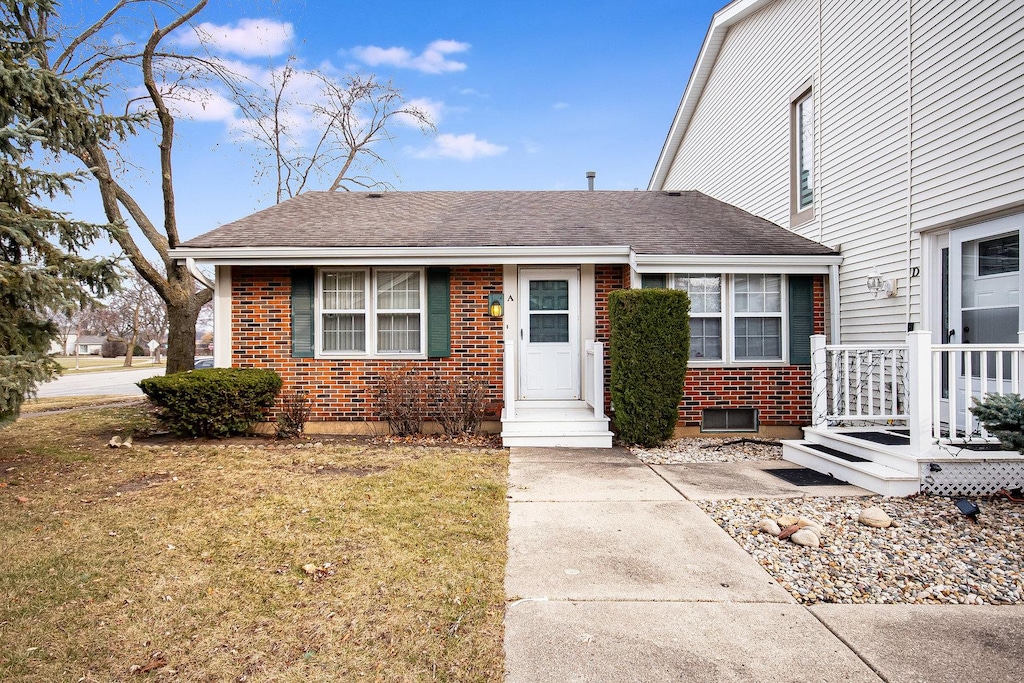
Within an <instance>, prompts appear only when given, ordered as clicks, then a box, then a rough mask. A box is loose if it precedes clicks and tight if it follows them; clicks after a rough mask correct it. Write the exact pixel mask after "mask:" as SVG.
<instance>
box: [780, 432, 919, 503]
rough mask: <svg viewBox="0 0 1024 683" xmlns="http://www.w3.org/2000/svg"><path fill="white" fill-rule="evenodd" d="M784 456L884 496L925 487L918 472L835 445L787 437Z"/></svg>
mask: <svg viewBox="0 0 1024 683" xmlns="http://www.w3.org/2000/svg"><path fill="white" fill-rule="evenodd" d="M782 459H783V460H786V461H787V462H792V463H796V464H797V465H802V466H803V467H806V468H808V469H812V470H814V471H815V472H821V473H822V474H828V475H831V476H833V477H835V478H836V479H841V480H843V481H846V482H849V483H850V484H853V485H854V486H859V487H861V488H862V489H867V490H868V491H871V492H873V493H879V494H881V495H883V496H909V495H913V494H915V493H918V492H919V491H920V489H921V481H920V479H919V475H918V474H916V473H915V474H910V473H907V472H904V471H901V470H897V469H894V468H892V467H888V466H886V465H883V464H881V463H878V462H874V461H871V460H868V459H865V458H862V457H861V456H860V455H858V454H850V453H846V452H845V451H844V450H840V449H838V448H835V447H834V445H829V446H823V445H821V444H815V443H814V442H810V441H783V442H782ZM915 464H916V463H915Z"/></svg>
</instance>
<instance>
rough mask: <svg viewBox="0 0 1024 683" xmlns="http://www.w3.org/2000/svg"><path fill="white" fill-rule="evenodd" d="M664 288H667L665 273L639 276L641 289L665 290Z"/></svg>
mask: <svg viewBox="0 0 1024 683" xmlns="http://www.w3.org/2000/svg"><path fill="white" fill-rule="evenodd" d="M666 287H668V281H667V276H666V275H665V273H641V274H640V288H641V289H665V288H666Z"/></svg>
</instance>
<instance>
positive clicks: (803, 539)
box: [789, 527, 821, 548]
mask: <svg viewBox="0 0 1024 683" xmlns="http://www.w3.org/2000/svg"><path fill="white" fill-rule="evenodd" d="M789 540H791V541H793V543H796V544H797V545H802V546H805V547H807V548H817V547H819V546H821V539H820V538H818V534H816V533H815V532H814V529H812V528H811V527H804V528H802V529H797V531H796V532H795V533H794V534H793V535H792V536H790V537H789Z"/></svg>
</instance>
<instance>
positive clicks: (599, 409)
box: [590, 342, 604, 420]
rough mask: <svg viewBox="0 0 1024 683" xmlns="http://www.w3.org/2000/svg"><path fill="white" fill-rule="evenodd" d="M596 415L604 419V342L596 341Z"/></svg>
mask: <svg viewBox="0 0 1024 683" xmlns="http://www.w3.org/2000/svg"><path fill="white" fill-rule="evenodd" d="M590 381H591V382H592V383H593V387H594V392H593V396H594V417H596V418H597V419H599V420H603V419H604V342H594V375H593V377H591V380H590Z"/></svg>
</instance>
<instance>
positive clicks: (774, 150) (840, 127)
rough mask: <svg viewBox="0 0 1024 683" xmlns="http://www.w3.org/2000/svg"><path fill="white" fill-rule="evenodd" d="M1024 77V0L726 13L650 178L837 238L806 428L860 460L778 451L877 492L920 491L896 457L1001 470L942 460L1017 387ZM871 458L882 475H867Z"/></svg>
mask: <svg viewBox="0 0 1024 683" xmlns="http://www.w3.org/2000/svg"><path fill="white" fill-rule="evenodd" d="M1022 84H1024V2H1021V0H984V1H982V0H876V1H874V2H850V1H849V0H735V1H734V2H732V3H730V4H728V5H726V6H725V7H724V8H722V9H721V10H720V11H719V12H718V13H717V14H715V16H714V18H713V19H712V22H711V26H710V28H709V30H708V33H707V37H706V38H705V41H704V45H703V47H702V48H701V52H700V54H699V56H698V59H697V62H696V64H695V65H694V68H693V72H692V74H691V76H690V79H689V82H688V83H687V84H686V89H685V91H684V94H683V97H682V101H681V102H680V105H679V109H678V111H677V112H676V115H675V118H674V120H673V121H672V125H671V128H670V130H669V133H668V136H667V139H666V141H665V144H664V147H663V149H662V151H661V155H660V157H659V159H658V161H657V164H656V166H655V169H654V172H653V175H652V178H651V181H650V184H649V188H648V189H650V190H663V191H664V190H672V191H688V190H697V191H700V192H703V193H705V194H708V195H710V196H712V197H714V198H716V199H719V200H722V201H724V202H728V203H729V204H733V205H735V206H738V207H740V208H742V209H744V210H746V211H749V212H750V213H753V214H755V215H757V216H760V217H763V218H766V219H768V220H770V221H772V222H774V223H777V224H779V225H781V226H783V227H785V228H788V229H790V230H792V231H793V232H795V233H797V234H799V235H801V236H803V237H808V238H811V239H813V240H816V241H818V242H820V243H822V244H823V245H826V246H829V247H831V248H833V249H835V250H837V251H839V252H840V253H841V254H842V257H843V260H842V263H841V265H839V266H836V267H834V268H833V269H832V270H831V271H830V278H829V283H828V286H827V292H828V295H829V296H828V302H827V307H828V315H829V318H830V321H831V324H830V325H829V326H828V330H829V333H830V339H829V340H828V342H829V344H828V345H827V346H826V345H825V340H824V339H823V338H819V339H818V340H817V341H815V342H814V348H815V349H817V351H815V352H814V354H812V356H813V358H814V363H813V365H812V377H813V380H812V383H813V384H814V387H815V388H814V389H813V390H812V401H813V403H814V408H813V411H812V412H813V423H814V427H813V428H812V429H808V430H805V433H806V434H807V438H808V440H809V441H811V442H816V443H817V444H818V445H819V446H824V444H831V446H829V447H828V448H831V449H832V451H833V452H834V451H836V450H837V449H839V450H844V451H845V452H846V453H848V454H852V455H855V456H859V458H858V459H855V460H854V461H852V462H853V464H851V462H850V461H843V460H842V459H836V458H835V457H832V456H831V455H829V453H828V452H825V453H824V454H823V453H822V452H818V453H817V454H809V451H808V452H804V451H806V449H804V451H800V452H797V451H798V450H799V448H797V446H787V448H786V452H787V455H786V457H787V459H792V460H794V461H796V462H802V463H804V464H809V465H810V466H815V468H816V469H821V470H822V471H835V472H838V473H840V476H843V477H844V478H847V479H848V480H850V481H855V483H861V481H864V482H867V483H862V484H861V485H868V484H872V485H873V488H874V490H879V491H882V492H894V491H895V492H899V491H902V492H906V491H913V490H916V488H915V487H916V484H914V483H909V482H903V483H900V481H898V479H899V477H891V478H889V479H886V476H888V475H886V474H885V472H884V471H883V470H891V469H892V468H895V469H897V470H899V469H901V468H903V469H904V471H905V472H906V473H911V474H913V475H915V477H916V476H917V474H918V469H917V468H918V467H919V466H920V467H921V468H923V469H921V470H920V476H919V477H918V479H919V481H920V482H925V481H932V482H934V481H937V480H938V479H941V478H942V477H946V476H947V475H950V476H952V477H954V478H955V477H960V480H962V481H968V480H970V481H972V482H973V481H975V480H977V479H978V477H981V478H982V479H984V478H985V477H988V476H989V475H990V474H992V473H991V472H988V473H987V474H979V473H981V472H982V470H983V469H984V468H985V467H990V465H986V464H984V462H989V463H991V462H992V461H991V460H988V461H984V458H981V457H979V459H978V460H977V462H976V463H974V464H972V465H970V467H975V466H976V468H980V469H976V470H971V474H970V476H967V475H963V473H962V472H961V471H960V470H962V469H963V467H965V466H967V464H966V463H965V458H960V460H959V461H958V464H957V466H956V467H954V466H952V465H951V464H950V462H949V461H947V460H945V459H943V458H944V457H945V456H946V455H949V451H950V450H951V449H953V448H955V449H964V448H967V447H968V446H970V447H974V446H976V440H977V439H979V438H981V439H987V437H988V435H987V433H986V432H985V431H984V430H983V429H982V428H981V426H980V425H979V424H978V423H977V421H975V420H973V417H972V415H971V414H970V411H969V410H966V409H965V408H970V407H971V406H972V399H973V398H975V397H981V396H984V395H986V394H989V393H1011V392H1014V393H1022V389H1024V383H1022V381H1021V375H1022V374H1024V373H1022V372H1021V371H1020V367H1021V366H1022V365H1024V345H1022V344H1021V341H1022V340H1024V335H1019V333H1020V331H1021V330H1024V306H1022V300H1021V292H1022V291H1024V289H1022V286H1021V285H1022V272H1021V267H1020V239H1021V230H1022V229H1024V86H1022ZM676 281H683V282H685V281H686V280H685V274H683V277H682V278H680V277H678V274H677V278H676ZM840 344H842V345H844V346H842V347H840V346H839V345H840ZM964 344H970V346H959V345H964ZM998 344H1004V345H1013V346H1012V347H1011V346H1002V347H1000V346H996V345H998ZM968 350H969V351H972V352H973V353H966V351H968ZM819 354H820V355H819ZM965 378H967V379H966V381H965ZM865 425H867V427H873V428H874V429H876V430H878V429H880V430H882V431H887V432H890V433H887V434H885V435H882V436H881V437H873V438H877V439H882V442H880V443H886V444H889V446H886V448H882V447H878V448H875V449H874V450H873V451H872V450H871V449H866V448H864V447H863V444H861V445H860V446H849V447H846V446H844V445H843V444H842V443H841V441H842V439H841V438H839V437H841V436H842V435H837V432H836V430H837V429H850V428H851V427H853V426H858V428H865V427H864V426H865ZM892 425H897V426H899V427H900V432H899V433H891V432H893V431H894V430H892V429H891V427H892ZM830 430H831V431H830ZM908 435H909V436H908ZM826 437H827V438H826ZM829 439H833V440H829ZM847 441H849V440H847ZM904 442H906V443H904ZM965 444H966V445H965ZM804 445H807V444H804ZM847 445H849V444H847ZM890 446H891V447H890ZM801 447H802V446H801ZM828 448H826V449H825V450H826V451H827V450H828ZM900 449H903V451H900ZM820 450H821V449H820V448H819V451H820ZM886 450H887V452H884V453H881V451H886ZM897 451H899V452H898V453H896V455H894V454H893V453H894V452H897ZM879 453H881V455H879ZM961 453H962V451H960V452H957V453H956V454H961ZM833 455H834V453H833ZM897 456H899V457H897ZM904 456H906V457H909V458H911V460H912V461H913V462H911V464H910V465H907V462H909V461H907V462H904V461H901V460H900V458H901V457H904ZM923 458H927V459H929V462H925V461H924V460H923ZM915 459H916V460H915ZM862 460H866V461H872V462H871V463H870V465H864V466H863V467H864V468H866V469H870V468H876V469H877V468H878V467H880V468H881V470H880V472H881V473H879V472H875V473H874V474H872V475H871V477H875V479H871V478H870V477H868V478H866V479H858V477H861V476H862V475H863V476H864V477H867V472H866V469H865V472H860V473H858V472H855V471H854V470H857V469H858V468H861V464H857V463H861V461H862ZM814 462H816V464H812V463H814ZM940 462H941V463H942V464H941V465H940V464H939V463H940ZM876 465H877V467H876ZM936 468H938V469H936ZM957 468H960V469H957ZM1000 468H1001V469H1000ZM997 469H998V473H997V474H998V476H996V475H992V476H991V477H990V479H991V481H992V482H1001V484H999V485H1004V486H1008V487H1010V488H1012V487H1013V486H1020V485H1021V484H1022V483H1024V465H1022V464H1021V463H1016V464H1013V465H1006V466H1004V465H999V468H997ZM938 472H944V474H941V475H940V474H938ZM890 473H891V472H890ZM876 475H877V476H876ZM878 482H882V483H881V484H879V483H878ZM886 482H888V483H886ZM893 482H895V483H893ZM972 485H973V484H972ZM921 486H922V487H925V484H921ZM934 486H935V488H933V489H932V490H935V491H946V492H949V491H953V490H954V489H955V487H953V485H952V484H950V485H948V486H947V485H946V484H935V485H934ZM986 486H988V489H985V490H989V489H991V486H989V485H988V484H986ZM983 488H985V487H976V488H973V489H970V490H971V491H974V492H979V491H981V490H982V489H983ZM997 488H998V486H997ZM992 490H994V489H992Z"/></svg>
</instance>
